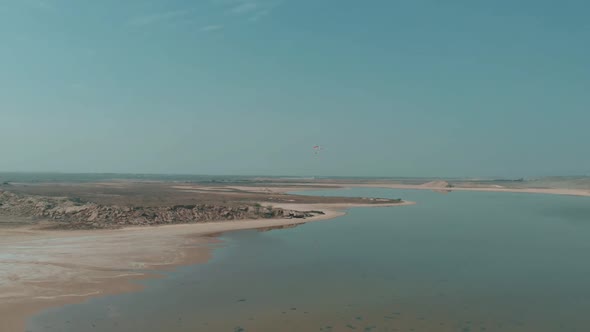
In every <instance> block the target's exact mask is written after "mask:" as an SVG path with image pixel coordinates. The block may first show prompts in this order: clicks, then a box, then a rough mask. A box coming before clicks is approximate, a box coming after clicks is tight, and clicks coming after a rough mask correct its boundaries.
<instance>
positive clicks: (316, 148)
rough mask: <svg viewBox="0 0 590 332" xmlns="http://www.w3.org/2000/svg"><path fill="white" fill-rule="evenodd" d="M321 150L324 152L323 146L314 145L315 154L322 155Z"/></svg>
mask: <svg viewBox="0 0 590 332" xmlns="http://www.w3.org/2000/svg"><path fill="white" fill-rule="evenodd" d="M321 150H322V146H321V145H314V147H313V152H314V153H315V154H318V153H320V151H321Z"/></svg>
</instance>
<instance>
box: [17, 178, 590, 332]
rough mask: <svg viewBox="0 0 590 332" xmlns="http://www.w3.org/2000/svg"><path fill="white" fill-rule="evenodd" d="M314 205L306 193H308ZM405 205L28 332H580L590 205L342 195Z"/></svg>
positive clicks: (255, 245)
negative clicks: (409, 202)
mask: <svg viewBox="0 0 590 332" xmlns="http://www.w3.org/2000/svg"><path fill="white" fill-rule="evenodd" d="M313 194H314V195H316V194H318V192H313ZM322 194H325V195H347V196H367V197H369V196H372V197H389V198H398V197H402V198H404V199H407V200H412V201H416V202H418V204H417V205H415V206H404V207H391V208H357V209H352V210H351V211H350V212H349V214H348V215H346V216H344V217H341V218H338V219H335V220H331V221H326V222H318V223H310V224H307V225H303V226H300V227H296V228H290V229H284V230H274V231H270V232H258V231H240V232H233V233H228V234H226V235H224V236H222V239H223V240H224V241H225V243H226V246H224V247H222V248H220V249H216V251H215V252H214V257H213V259H212V260H211V261H210V262H209V263H207V264H202V265H194V266H187V267H182V268H178V269H176V270H174V271H173V272H169V273H168V274H167V278H164V279H157V280H145V281H142V283H144V284H145V285H146V286H147V288H146V289H145V291H142V292H139V293H132V294H122V295H115V296H108V297H103V298H96V299H92V300H90V301H87V302H86V303H83V304H78V305H68V306H65V307H62V308H57V309H50V310H47V311H45V312H43V313H41V314H39V315H37V316H35V317H33V318H32V319H31V320H30V321H29V324H28V330H29V331H60V332H61V331H64V332H65V331H148V332H149V331H153V332H160V331H183V332H184V331H416V332H418V331H424V332H435V331H440V332H446V331H462V332H475V331H526V332H529V331H531V332H532V331H535V332H544V331H547V332H549V331H551V332H554V331H580V332H581V331H588V330H589V327H590V316H589V315H588V309H589V308H590V261H589V260H588V258H587V255H588V253H589V252H590V199H589V198H587V197H567V196H552V195H532V194H513V193H476V192H453V193H450V194H440V193H434V192H428V191H412V190H388V189H382V190H381V189H360V188H358V189H353V190H343V191H331V192H328V191H326V192H323V193H322Z"/></svg>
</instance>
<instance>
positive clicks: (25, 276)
mask: <svg viewBox="0 0 590 332" xmlns="http://www.w3.org/2000/svg"><path fill="white" fill-rule="evenodd" d="M409 204H413V203H412V202H402V203H397V204H383V205H375V204H366V205H363V204H348V203H346V204H305V205H302V204H281V207H283V208H285V209H300V210H321V211H323V212H324V213H325V214H324V215H319V216H316V217H313V218H307V219H256V220H240V221H225V222H211V223H199V224H181V225H170V226H158V227H131V228H125V229H119V230H104V231H43V230H35V229H33V228H30V227H21V228H5V229H1V228H0V253H1V254H0V317H2V330H3V331H7V332H8V331H24V329H25V323H26V319H27V317H29V316H31V315H34V314H35V313H38V312H40V311H41V310H43V309H46V308H50V307H55V306H61V305H64V304H70V303H80V302H83V301H85V300H87V299H89V298H92V297H96V296H104V295H108V294H117V293H122V292H132V291H137V290H140V289H141V286H140V285H139V284H137V283H134V282H132V281H134V280H139V279H143V278H153V277H158V274H157V271H158V270H163V269H170V268H173V267H176V266H181V265H190V264H197V263H203V262H206V261H208V260H209V258H210V256H211V252H212V250H213V249H214V247H215V246H216V245H218V244H219V240H217V238H216V237H214V236H211V235H212V234H220V233H224V232H229V231H236V230H244V229H257V228H267V227H280V226H287V225H294V224H304V223H308V222H315V221H320V220H328V219H333V218H336V217H338V216H341V215H344V214H345V210H346V209H348V208H351V207H362V206H367V207H382V206H402V205H409Z"/></svg>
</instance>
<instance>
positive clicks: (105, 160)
mask: <svg viewBox="0 0 590 332" xmlns="http://www.w3.org/2000/svg"><path fill="white" fill-rule="evenodd" d="M589 11H590V4H588V2H587V1H561V2H555V1H546V0H522V1H505V0H499V1H485V2H484V1H467V0H465V1H439V0H404V1H395V0H388V1H383V0H372V1H358V0H356V1H353V0H338V1H336V0H321V1H320V0H198V1H187V0H185V1H180V0H175V1H170V0H168V1H158V0H153V1H148V0H145V1H139V0H137V1H131V0H130V1H113V0H104V1H65V0H14V1H9V0H7V1H2V2H1V3H0V41H1V43H2V47H1V48H0V154H1V156H0V171H62V172H132V173H138V172H139V173H193V174H268V175H351V176H510V177H520V176H538V175H567V174H589V173H590V153H589V152H588V151H589V149H588V142H590V127H589V125H590V109H589V106H590V93H588V88H589V87H590V66H589V65H588V59H590V46H589V43H588V40H590V21H589V20H588V19H587V15H588V12H589ZM316 144H321V145H323V146H324V150H323V151H322V153H321V155H320V156H319V157H318V156H316V155H314V154H313V151H312V147H313V146H314V145H316Z"/></svg>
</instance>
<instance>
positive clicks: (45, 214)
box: [0, 190, 323, 229]
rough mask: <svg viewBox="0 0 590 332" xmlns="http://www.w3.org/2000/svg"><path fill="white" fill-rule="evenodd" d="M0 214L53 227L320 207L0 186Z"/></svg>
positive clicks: (289, 213) (300, 214) (273, 214)
mask: <svg viewBox="0 0 590 332" xmlns="http://www.w3.org/2000/svg"><path fill="white" fill-rule="evenodd" d="M0 214H4V215H15V216H21V217H22V216H26V217H33V218H36V219H44V220H51V221H55V222H56V223H55V227H57V228H70V229H92V228H99V229H100V228H119V227H123V226H131V225H136V226H147V225H164V224H180V223H198V222H208V221H224V220H240V219H261V218H267V219H270V218H308V217H312V216H314V215H317V214H323V212H321V211H294V210H285V209H281V208H273V207H271V206H261V205H259V204H242V205H236V206H222V205H213V204H195V205H175V206H157V207H135V206H133V207H132V206H117V205H99V204H95V203H92V202H83V201H80V200H78V199H70V198H54V197H45V196H32V195H20V194H16V193H13V192H9V191H3V190H0Z"/></svg>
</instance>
